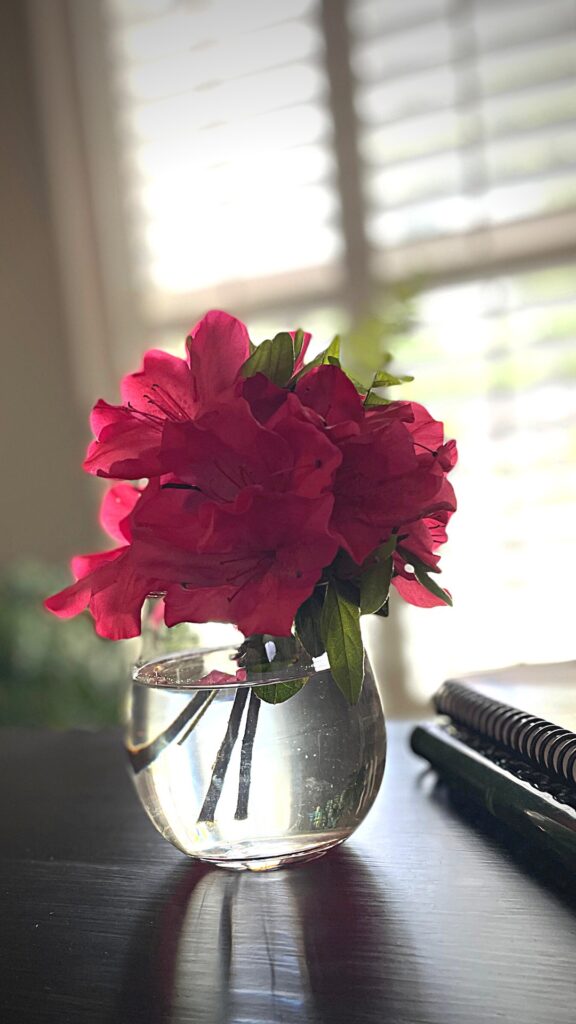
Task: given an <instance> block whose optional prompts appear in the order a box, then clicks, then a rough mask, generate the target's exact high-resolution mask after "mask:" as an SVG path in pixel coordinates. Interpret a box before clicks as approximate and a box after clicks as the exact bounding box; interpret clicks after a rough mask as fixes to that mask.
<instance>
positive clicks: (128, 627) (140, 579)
mask: <svg viewBox="0 0 576 1024" xmlns="http://www.w3.org/2000/svg"><path fill="white" fill-rule="evenodd" d="M140 498H141V492H140V490H139V489H138V488H136V487H133V486H132V485H131V484H116V485H115V486H114V487H112V488H111V489H110V490H109V491H108V493H107V494H106V495H105V497H104V500H103V502H102V507H101V510H100V523H101V525H102V526H103V527H104V529H105V530H106V532H107V533H108V534H109V535H110V536H111V537H113V538H114V539H115V540H117V541H119V542H120V544H119V546H118V547H116V548H113V549H112V550H111V551H99V552H96V554H91V555H77V556H76V557H75V558H73V559H72V573H73V575H74V576H75V577H76V583H73V584H72V585H71V586H69V587H66V588H65V589H64V590H62V591H60V593H58V594H54V595H53V596H52V597H49V598H48V599H47V600H46V601H45V606H46V608H48V610H49V611H51V612H54V614H55V615H58V616H59V617H60V618H63V619H68V618H70V617H71V616H73V615H78V613H79V612H82V611H84V609H86V608H89V610H90V612H91V613H92V615H93V617H94V621H95V624H96V632H97V633H99V635H100V636H103V637H106V638H107V639H109V640H124V639H127V638H128V637H133V636H138V635H139V634H140V614H141V610H142V605H143V604H144V601H145V600H146V597H147V596H148V594H150V593H152V592H153V591H154V590H155V589H157V585H156V581H155V580H154V579H152V578H150V577H148V578H146V577H144V576H142V574H141V573H140V572H139V571H138V566H137V564H136V561H135V559H134V551H133V548H132V546H131V540H132V528H131V517H132V513H133V511H134V509H135V507H136V505H137V503H138V502H139V500H140Z"/></svg>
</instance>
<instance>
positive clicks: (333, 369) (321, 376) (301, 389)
mask: <svg viewBox="0 0 576 1024" xmlns="http://www.w3.org/2000/svg"><path fill="white" fill-rule="evenodd" d="M296 394H297V395H298V398H299V399H300V401H301V402H302V404H303V405H308V406H310V407H311V408H312V409H314V411H315V412H317V413H318V415H319V416H321V417H322V419H323V420H324V422H325V423H326V424H327V425H328V426H335V425H336V424H338V423H343V422H345V421H346V420H352V421H353V422H359V421H360V420H361V419H362V418H363V415H364V409H363V406H362V399H361V398H360V395H359V394H358V392H357V391H356V388H355V387H354V385H353V383H352V381H351V380H350V379H349V378H348V377H347V376H346V374H345V373H344V371H343V370H341V369H340V368H339V367H338V366H317V367H315V369H313V370H310V371H309V372H308V373H306V374H304V376H303V377H301V378H300V380H299V381H298V383H297V385H296Z"/></svg>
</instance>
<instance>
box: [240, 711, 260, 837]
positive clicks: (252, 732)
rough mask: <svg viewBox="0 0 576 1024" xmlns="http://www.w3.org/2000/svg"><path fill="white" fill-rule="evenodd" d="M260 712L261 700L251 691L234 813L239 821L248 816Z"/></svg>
mask: <svg viewBox="0 0 576 1024" xmlns="http://www.w3.org/2000/svg"><path fill="white" fill-rule="evenodd" d="M259 714H260V700H259V698H258V697H257V696H256V694H255V693H254V692H253V691H251V692H250V703H249V705H248V714H247V716H246V728H245V730H244V738H243V740H242V750H241V753H240V780H239V783H238V803H237V804H236V813H235V815H234V817H235V818H236V820H237V821H245V819H246V818H247V817H248V798H249V796H250V779H251V775H252V750H253V748H254V738H255V736H256V726H257V725H258V715H259Z"/></svg>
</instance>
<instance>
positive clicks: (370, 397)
mask: <svg viewBox="0 0 576 1024" xmlns="http://www.w3.org/2000/svg"><path fill="white" fill-rule="evenodd" d="M375 405H390V399H389V398H381V397H380V395H377V394H375V393H374V391H369V392H368V394H367V395H366V398H365V400H364V408H365V409H371V408H373V407H374V406H375Z"/></svg>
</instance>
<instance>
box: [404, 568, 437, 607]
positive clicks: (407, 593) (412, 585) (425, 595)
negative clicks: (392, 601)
mask: <svg viewBox="0 0 576 1024" xmlns="http://www.w3.org/2000/svg"><path fill="white" fill-rule="evenodd" d="M392 583H393V585H394V586H395V587H396V590H397V591H398V593H399V594H400V596H401V597H403V598H404V600H405V601H408V604H414V605H416V606H417V607H418V608H436V607H440V606H442V607H446V602H445V601H443V600H442V598H440V597H436V596H435V595H434V594H431V593H430V591H429V590H426V587H423V586H422V584H421V583H419V582H418V580H417V579H416V578H415V577H414V578H412V579H411V580H407V579H406V578H405V577H404V576H394V577H393V579H392Z"/></svg>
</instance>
